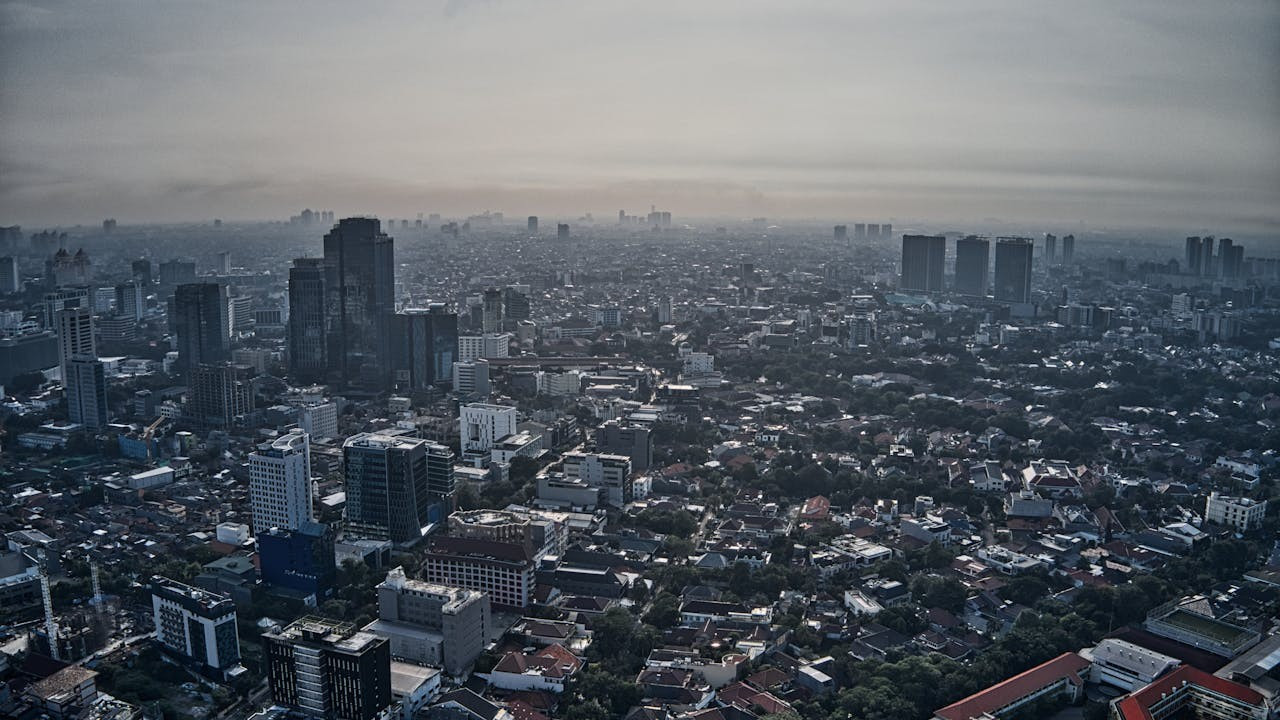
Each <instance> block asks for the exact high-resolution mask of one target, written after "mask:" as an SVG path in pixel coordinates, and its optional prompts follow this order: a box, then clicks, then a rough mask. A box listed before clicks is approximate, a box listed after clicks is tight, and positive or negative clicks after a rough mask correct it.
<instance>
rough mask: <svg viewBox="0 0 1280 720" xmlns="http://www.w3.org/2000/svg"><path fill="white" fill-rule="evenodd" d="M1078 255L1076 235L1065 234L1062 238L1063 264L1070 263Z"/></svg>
mask: <svg viewBox="0 0 1280 720" xmlns="http://www.w3.org/2000/svg"><path fill="white" fill-rule="evenodd" d="M1075 257H1076V236H1075V235H1065V236H1063V238H1062V264H1063V265H1070V264H1071V261H1072V260H1075Z"/></svg>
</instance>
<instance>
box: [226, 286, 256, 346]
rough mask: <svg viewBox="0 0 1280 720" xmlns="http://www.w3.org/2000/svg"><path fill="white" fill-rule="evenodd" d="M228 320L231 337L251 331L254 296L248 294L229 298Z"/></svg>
mask: <svg viewBox="0 0 1280 720" xmlns="http://www.w3.org/2000/svg"><path fill="white" fill-rule="evenodd" d="M227 320H228V325H229V326H230V332H231V337H236V336H238V335H244V334H246V333H249V332H251V331H252V330H253V298H251V297H249V296H247V295H242V296H240V297H233V298H227Z"/></svg>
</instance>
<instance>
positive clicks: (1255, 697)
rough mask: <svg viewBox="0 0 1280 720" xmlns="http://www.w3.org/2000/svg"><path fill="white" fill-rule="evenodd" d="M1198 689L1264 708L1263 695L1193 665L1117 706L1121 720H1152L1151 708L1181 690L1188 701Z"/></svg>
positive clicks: (1151, 685) (1149, 686)
mask: <svg viewBox="0 0 1280 720" xmlns="http://www.w3.org/2000/svg"><path fill="white" fill-rule="evenodd" d="M1197 689H1198V690H1200V691H1202V692H1211V693H1214V694H1217V695H1225V696H1226V697H1229V698H1232V699H1234V700H1237V701H1239V702H1241V703H1243V704H1246V705H1253V706H1257V707H1261V706H1262V705H1263V701H1264V699H1263V697H1262V695H1261V694H1260V693H1258V692H1257V691H1256V690H1252V689H1250V688H1247V687H1245V686H1244V685H1241V684H1239V683H1234V682H1231V681H1230V680H1225V679H1223V678H1220V677H1217V676H1215V675H1210V674H1209V673H1207V672H1204V671H1203V670H1197V669H1195V668H1193V667H1191V666H1190V665H1183V666H1182V667H1180V668H1178V669H1177V670H1174V671H1173V672H1171V673H1169V674H1168V675H1165V676H1164V677H1162V678H1159V679H1157V680H1156V681H1155V682H1153V683H1151V684H1150V685H1148V686H1146V687H1144V688H1142V689H1141V690H1138V691H1137V692H1134V693H1133V694H1131V695H1129V696H1128V697H1126V698H1124V699H1123V700H1121V701H1120V702H1118V703H1116V711H1117V712H1118V713H1119V715H1120V718H1121V720H1152V718H1153V716H1152V714H1151V711H1150V709H1149V708H1150V707H1151V706H1152V705H1155V704H1156V703H1157V702H1160V700H1162V699H1164V698H1165V697H1167V696H1168V695H1170V694H1171V693H1175V692H1177V691H1179V690H1186V691H1188V692H1187V696H1188V698H1189V697H1190V693H1191V692H1194V691H1196V690H1197Z"/></svg>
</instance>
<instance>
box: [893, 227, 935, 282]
mask: <svg viewBox="0 0 1280 720" xmlns="http://www.w3.org/2000/svg"><path fill="white" fill-rule="evenodd" d="M946 253H947V238H946V237H945V236H943V235H903V236H902V274H901V279H900V280H899V282H898V287H899V288H901V289H903V290H920V291H923V292H942V289H943V288H942V271H943V262H944V258H945V256H946Z"/></svg>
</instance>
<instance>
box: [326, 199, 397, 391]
mask: <svg viewBox="0 0 1280 720" xmlns="http://www.w3.org/2000/svg"><path fill="white" fill-rule="evenodd" d="M324 264H325V293H326V294H327V296H328V302H327V303H326V313H327V315H328V322H327V327H328V333H327V335H328V340H329V352H328V355H329V357H328V362H329V374H330V376H331V377H332V378H333V379H334V380H336V381H337V382H339V383H341V384H343V385H350V384H358V385H364V386H366V387H381V386H383V385H385V384H386V383H387V382H388V380H390V376H391V373H390V371H389V370H390V356H391V353H390V332H389V328H388V325H389V324H390V321H391V315H392V313H393V312H394V310H395V250H394V244H393V241H392V239H391V237H390V236H389V235H387V234H386V233H384V232H382V226H381V223H380V222H379V221H378V220H377V219H375V218H344V219H342V220H339V221H338V224H337V225H335V226H334V227H333V229H332V230H330V231H329V234H327V235H325V236H324Z"/></svg>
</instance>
